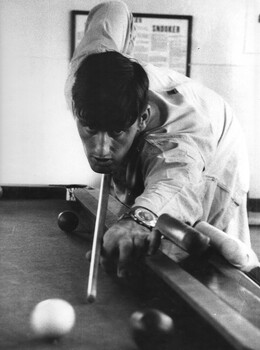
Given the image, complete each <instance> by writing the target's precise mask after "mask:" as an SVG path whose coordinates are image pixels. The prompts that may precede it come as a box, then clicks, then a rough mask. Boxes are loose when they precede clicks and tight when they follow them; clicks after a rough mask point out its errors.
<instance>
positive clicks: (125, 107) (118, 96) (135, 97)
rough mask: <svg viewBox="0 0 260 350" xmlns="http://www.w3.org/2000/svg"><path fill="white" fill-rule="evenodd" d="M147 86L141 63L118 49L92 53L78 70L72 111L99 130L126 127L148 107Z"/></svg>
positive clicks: (84, 123)
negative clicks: (116, 50) (117, 50)
mask: <svg viewBox="0 0 260 350" xmlns="http://www.w3.org/2000/svg"><path fill="white" fill-rule="evenodd" d="M148 88H149V82H148V77H147V74H146V72H145V70H144V69H143V68H142V66H141V65H140V64H139V63H137V62H135V61H133V60H130V59H129V58H127V57H125V56H123V55H121V54H120V53H118V52H115V51H108V52H104V53H98V54H92V55H90V56H88V57H86V58H85V59H84V61H82V63H81V65H80V67H79V68H78V70H77V72H76V74H75V83H74V86H73V88H72V100H73V113H74V115H75V116H76V117H77V118H79V120H80V121H81V122H82V124H83V125H87V126H89V127H91V128H94V129H97V130H106V131H112V130H117V131H120V130H125V129H127V128H128V127H130V126H131V125H132V124H133V123H134V122H135V121H136V119H137V118H138V116H140V115H141V114H142V113H143V112H144V111H145V109H146V108H147V104H148Z"/></svg>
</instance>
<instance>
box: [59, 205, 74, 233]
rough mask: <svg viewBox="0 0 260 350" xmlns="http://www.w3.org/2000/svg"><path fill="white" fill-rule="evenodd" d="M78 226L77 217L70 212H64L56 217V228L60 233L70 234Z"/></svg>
mask: <svg viewBox="0 0 260 350" xmlns="http://www.w3.org/2000/svg"><path fill="white" fill-rule="evenodd" d="M78 224H79V219H78V217H77V215H76V214H75V213H74V212H73V211H70V210H65V211H63V212H62V213H60V214H59V215H58V226H59V228H60V229H61V230H62V231H65V232H72V231H74V230H75V229H76V228H77V226H78Z"/></svg>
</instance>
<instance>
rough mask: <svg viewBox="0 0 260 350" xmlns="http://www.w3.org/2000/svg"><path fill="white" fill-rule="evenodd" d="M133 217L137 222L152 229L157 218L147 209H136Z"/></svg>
mask: <svg viewBox="0 0 260 350" xmlns="http://www.w3.org/2000/svg"><path fill="white" fill-rule="evenodd" d="M134 215H135V217H136V218H137V220H139V221H141V222H142V223H144V224H145V225H147V226H150V227H154V226H155V225H156V222H157V217H156V216H155V215H154V214H153V213H151V212H150V211H149V210H147V209H144V208H137V209H136V210H135V213H134Z"/></svg>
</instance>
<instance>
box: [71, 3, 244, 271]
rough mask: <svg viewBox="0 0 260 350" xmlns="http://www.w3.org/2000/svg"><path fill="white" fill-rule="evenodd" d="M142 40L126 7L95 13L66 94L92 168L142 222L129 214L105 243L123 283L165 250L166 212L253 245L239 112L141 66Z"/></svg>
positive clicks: (107, 6)
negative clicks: (141, 262)
mask: <svg viewBox="0 0 260 350" xmlns="http://www.w3.org/2000/svg"><path fill="white" fill-rule="evenodd" d="M134 38H135V30H134V25H133V17H132V14H131V13H130V12H129V11H128V8H127V7H126V5H125V4H124V3H122V2H119V1H110V2H106V3H101V4H99V5H97V6H95V7H94V8H93V9H92V10H91V11H90V13H89V15H88V19H87V23H86V28H85V33H84V37H83V39H82V41H81V42H80V44H79V45H78V47H77V48H76V50H75V52H74V55H73V58H72V61H71V65H70V72H69V76H68V79H67V82H66V89H65V91H66V98H67V102H68V105H69V107H70V108H71V110H72V112H73V115H74V117H75V120H76V123H77V128H78V132H79V135H80V138H81V140H82V143H83V147H84V151H85V153H86V156H87V158H88V161H89V164H90V166H91V168H92V169H93V170H94V171H95V172H97V173H111V174H112V189H111V192H112V194H113V195H114V196H115V197H116V198H118V199H119V200H120V201H121V202H123V203H124V204H126V205H128V206H129V208H130V214H134V215H135V216H137V217H138V218H139V219H138V220H137V221H135V220H133V219H132V218H131V216H130V215H125V216H123V217H122V218H119V220H118V222H117V223H116V224H115V225H114V226H112V227H111V228H110V229H109V230H108V231H106V233H105V235H104V239H103V249H102V263H103V265H104V266H105V268H110V267H111V266H112V265H113V264H115V266H117V274H118V276H119V277H123V276H125V275H127V273H128V271H129V268H131V264H132V263H133V262H134V261H135V260H136V259H139V258H140V257H142V256H144V255H146V254H153V253H154V252H155V251H156V250H157V248H158V246H159V244H160V236H161V235H160V232H158V231H157V230H155V229H152V228H153V226H154V224H155V222H156V219H157V218H158V216H160V215H161V214H163V213H167V214H169V215H171V216H173V217H175V218H176V219H178V220H180V221H182V222H185V223H187V224H189V225H192V226H193V225H194V224H195V223H196V222H197V221H199V220H203V221H206V222H208V223H210V224H212V225H214V226H215V227H217V228H219V229H220V230H223V231H224V232H226V233H227V234H228V235H231V236H233V237H236V238H238V239H239V240H241V241H242V242H244V243H245V244H246V245H247V246H250V234H249V227H248V221H247V208H246V203H247V192H248V187H249V183H248V182H249V180H248V178H249V171H248V160H247V153H246V146H245V141H244V136H243V133H242V130H241V128H240V125H239V123H238V121H237V119H236V117H235V116H234V114H233V112H232V110H231V108H230V106H229V105H228V104H227V103H226V102H225V101H224V100H223V99H222V98H221V97H220V96H219V95H217V94H216V93H215V92H213V91H211V90H209V89H208V88H206V87H204V86H201V85H200V84H198V83H196V82H194V81H193V80H191V79H190V78H188V77H186V76H183V75H181V74H179V73H177V72H175V71H172V70H168V69H162V68H158V67H155V66H153V65H151V64H146V63H143V62H138V61H137V60H134V59H132V58H131V52H132V49H133V45H134Z"/></svg>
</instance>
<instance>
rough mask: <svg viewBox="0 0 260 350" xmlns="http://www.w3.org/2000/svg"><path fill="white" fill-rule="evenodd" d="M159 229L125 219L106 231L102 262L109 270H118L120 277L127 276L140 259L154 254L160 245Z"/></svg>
mask: <svg viewBox="0 0 260 350" xmlns="http://www.w3.org/2000/svg"><path fill="white" fill-rule="evenodd" d="M160 241H161V234H160V232H159V231H158V230H153V231H150V230H149V229H148V228H146V227H144V226H142V225H140V224H138V223H136V222H135V221H134V220H132V219H123V220H121V221H119V222H118V223H116V224H115V225H113V226H112V227H111V228H110V229H109V230H108V231H106V233H105V235H104V238H103V248H102V256H101V264H102V265H103V267H104V268H105V269H106V270H107V271H112V270H114V271H115V270H117V275H118V277H126V276H127V275H128V273H131V270H132V268H133V266H134V264H135V262H137V261H138V260H140V259H141V258H143V257H144V256H145V255H152V254H154V253H155V252H156V250H157V249H158V248H159V246H160Z"/></svg>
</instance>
